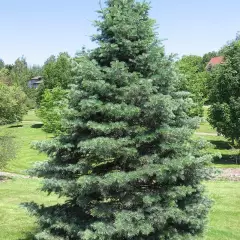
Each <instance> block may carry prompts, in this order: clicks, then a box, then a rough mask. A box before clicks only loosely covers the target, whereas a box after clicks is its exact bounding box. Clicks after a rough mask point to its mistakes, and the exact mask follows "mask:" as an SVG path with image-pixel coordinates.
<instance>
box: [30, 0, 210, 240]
mask: <svg viewBox="0 0 240 240" xmlns="http://www.w3.org/2000/svg"><path fill="white" fill-rule="evenodd" d="M149 8H150V7H149V4H147V3H145V2H143V3H140V2H136V1H134V0H108V1H106V8H105V9H103V10H101V11H100V12H99V13H100V16H101V19H100V20H99V21H97V22H96V26H97V28H98V32H99V34H98V35H96V36H94V37H93V40H94V41H97V43H98V44H99V47H98V48H96V49H95V50H94V51H92V52H91V54H90V57H86V58H82V59H81V61H80V62H79V63H75V64H74V72H75V74H74V75H75V76H76V77H75V84H74V85H73V87H72V89H71V91H70V95H69V109H68V110H67V111H66V114H65V116H64V127H65V128H66V133H65V134H64V135H61V136H59V137H57V138H55V139H54V140H52V141H51V142H45V143H44V142H43V143H42V142H41V143H39V144H37V147H38V148H39V149H40V150H41V151H44V152H46V153H47V154H48V156H49V160H48V161H47V162H44V163H41V164H40V165H38V166H36V168H35V169H34V170H33V171H32V174H33V175H35V176H39V177H43V178H44V179H45V181H44V185H43V191H46V192H48V193H52V192H53V193H56V194H59V196H64V197H65V198H64V199H65V201H64V203H62V204H58V205H53V206H50V207H49V206H38V205H37V204H35V203H31V204H28V207H29V208H30V209H31V210H32V211H33V212H34V213H35V214H36V215H37V216H38V217H39V218H38V219H39V223H40V227H41V229H42V231H41V232H40V233H38V234H37V235H36V238H37V239H38V240H52V239H58V240H66V239H68V240H77V239H82V240H94V239H95V240H111V239H112V240H128V239H131V240H145V239H148V240H151V239H152V240H155V239H169V240H170V239H171V240H174V239H176V240H179V239H184V240H186V239H194V238H195V236H197V235H198V234H200V233H202V231H203V229H204V225H205V219H206V215H207V213H208V209H209V205H210V203H209V200H208V199H207V198H206V197H205V196H204V188H203V186H202V185H201V181H202V180H204V179H206V178H207V176H208V174H207V171H206V169H205V168H206V166H207V165H208V163H209V161H210V158H211V157H210V156H208V155H205V154H204V152H203V151H200V149H201V147H202V146H203V144H199V143H198V142H197V141H193V140H191V135H192V133H193V131H194V128H195V126H196V121H195V119H193V118H189V117H188V116H187V114H186V112H188V110H189V107H190V105H191V101H190V100H189V99H188V95H187V94H186V93H184V92H177V89H176V88H175V85H177V84H176V83H177V81H178V79H177V75H176V74H175V72H174V69H173V67H172V66H173V65H172V60H171V59H169V58H168V57H167V56H165V54H164V48H163V46H162V45H161V43H159V41H158V40H157V37H156V34H155V32H154V21H153V20H151V19H149V17H148V12H149Z"/></svg>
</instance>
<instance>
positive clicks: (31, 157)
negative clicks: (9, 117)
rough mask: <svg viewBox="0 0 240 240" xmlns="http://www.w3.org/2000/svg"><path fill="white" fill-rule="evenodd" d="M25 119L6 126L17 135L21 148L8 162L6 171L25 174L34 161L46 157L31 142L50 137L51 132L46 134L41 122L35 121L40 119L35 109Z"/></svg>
mask: <svg viewBox="0 0 240 240" xmlns="http://www.w3.org/2000/svg"><path fill="white" fill-rule="evenodd" d="M24 119H25V120H24V122H22V123H19V124H15V125H7V126H4V128H5V129H6V130H7V131H8V132H10V133H11V134H12V135H14V136H15V137H16V140H17V144H18V148H19V149H18V154H17V157H16V158H15V159H14V160H12V161H10V162H9V163H8V165H7V166H6V167H5V169H4V171H8V172H14V173H20V174H24V171H25V170H26V169H29V168H31V166H32V165H33V163H35V162H36V161H42V160H44V159H46V157H45V155H44V154H39V153H38V151H36V150H34V149H32V148H31V144H32V142H33V141H36V140H45V139H49V138H50V137H51V134H46V133H45V132H44V131H43V130H42V129H41V124H39V123H36V122H35V121H39V119H38V118H37V117H36V116H35V115H34V111H30V112H29V114H28V115H26V116H25V117H24Z"/></svg>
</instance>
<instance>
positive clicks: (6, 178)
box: [0, 175, 12, 182]
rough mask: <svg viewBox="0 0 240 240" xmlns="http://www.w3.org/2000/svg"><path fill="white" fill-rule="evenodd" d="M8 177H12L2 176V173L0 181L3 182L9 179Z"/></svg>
mask: <svg viewBox="0 0 240 240" xmlns="http://www.w3.org/2000/svg"><path fill="white" fill-rule="evenodd" d="M10 179H12V178H11V177H9V176H2V175H0V182H5V181H7V180H10Z"/></svg>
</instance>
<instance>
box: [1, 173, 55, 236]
mask: <svg viewBox="0 0 240 240" xmlns="http://www.w3.org/2000/svg"><path fill="white" fill-rule="evenodd" d="M39 188H40V180H37V179H19V178H18V179H15V180H8V181H6V182H0V239H1V240H30V239H32V238H31V235H32V234H33V233H34V232H36V230H37V224H36V219H35V217H33V216H30V215H29V213H28V212H27V210H26V209H24V208H22V207H20V204H21V203H24V202H28V201H34V202H37V203H39V204H43V203H44V204H46V205H52V204H55V203H57V202H59V200H58V198H57V197H56V196H55V195H50V196H47V195H46V194H45V193H43V192H41V191H40V190H38V189H39Z"/></svg>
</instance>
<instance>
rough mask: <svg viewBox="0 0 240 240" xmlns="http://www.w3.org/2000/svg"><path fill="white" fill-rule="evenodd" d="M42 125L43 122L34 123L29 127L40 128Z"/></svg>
mask: <svg viewBox="0 0 240 240" xmlns="http://www.w3.org/2000/svg"><path fill="white" fill-rule="evenodd" d="M42 126H43V123H36V124H33V125H32V126H31V128H41V127H42Z"/></svg>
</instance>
